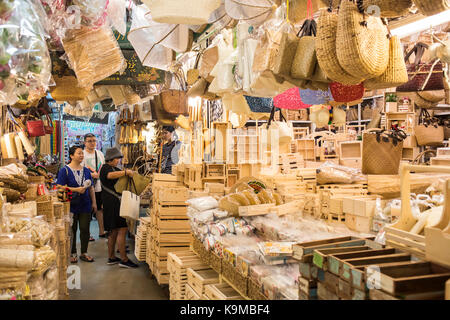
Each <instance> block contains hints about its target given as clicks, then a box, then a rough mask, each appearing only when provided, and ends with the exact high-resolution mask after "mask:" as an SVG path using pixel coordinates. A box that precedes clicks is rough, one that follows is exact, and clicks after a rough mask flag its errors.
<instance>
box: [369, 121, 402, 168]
mask: <svg viewBox="0 0 450 320" xmlns="http://www.w3.org/2000/svg"><path fill="white" fill-rule="evenodd" d="M405 138H406V134H405V133H404V132H403V131H401V130H400V131H389V132H386V131H384V130H380V129H370V130H368V131H366V132H364V133H363V140H362V141H363V151H362V173H363V174H398V169H399V165H400V160H401V158H402V150H403V140H404V139H405Z"/></svg>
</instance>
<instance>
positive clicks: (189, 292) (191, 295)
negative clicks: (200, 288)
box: [184, 284, 200, 300]
mask: <svg viewBox="0 0 450 320" xmlns="http://www.w3.org/2000/svg"><path fill="white" fill-rule="evenodd" d="M184 300H200V296H199V295H198V294H197V292H195V290H194V289H193V288H192V287H191V286H190V285H188V284H187V285H186V294H185V297H184Z"/></svg>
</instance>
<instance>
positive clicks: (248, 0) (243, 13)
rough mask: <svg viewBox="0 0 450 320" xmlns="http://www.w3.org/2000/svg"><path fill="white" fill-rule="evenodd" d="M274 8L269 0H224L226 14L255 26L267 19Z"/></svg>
mask: <svg viewBox="0 0 450 320" xmlns="http://www.w3.org/2000/svg"><path fill="white" fill-rule="evenodd" d="M276 8H277V6H276V5H275V4H274V2H273V1H271V0H225V10H226V12H227V14H228V16H230V17H231V18H233V19H235V20H243V21H245V22H247V23H248V24H250V25H252V26H255V27H256V26H259V25H260V24H262V23H264V22H265V21H267V20H269V19H270V17H271V16H272V15H273V14H274V12H275V9H276Z"/></svg>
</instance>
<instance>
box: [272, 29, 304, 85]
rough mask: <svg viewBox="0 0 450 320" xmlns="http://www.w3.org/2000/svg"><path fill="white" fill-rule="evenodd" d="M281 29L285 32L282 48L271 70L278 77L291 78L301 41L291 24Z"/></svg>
mask: <svg viewBox="0 0 450 320" xmlns="http://www.w3.org/2000/svg"><path fill="white" fill-rule="evenodd" d="M280 29H281V30H283V32H281V39H280V42H279V43H280V46H279V50H278V53H277V54H276V55H275V57H274V64H273V67H272V68H271V70H272V72H273V73H274V74H276V75H279V76H282V77H287V78H289V77H290V76H291V69H292V63H293V62H294V58H295V54H296V52H297V47H298V43H299V41H298V37H297V35H296V34H295V31H294V28H293V27H292V26H291V25H290V24H289V23H285V24H284V25H282V27H281V28H280ZM263 50H267V48H263Z"/></svg>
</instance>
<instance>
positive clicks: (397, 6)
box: [363, 0, 412, 18]
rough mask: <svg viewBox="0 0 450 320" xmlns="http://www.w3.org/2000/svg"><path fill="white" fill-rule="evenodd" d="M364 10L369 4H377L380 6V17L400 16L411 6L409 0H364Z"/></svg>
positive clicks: (406, 12)
mask: <svg viewBox="0 0 450 320" xmlns="http://www.w3.org/2000/svg"><path fill="white" fill-rule="evenodd" d="M363 6H364V11H367V9H368V8H369V7H370V6H377V7H378V8H380V15H381V17H382V18H396V17H401V16H404V15H406V14H408V12H409V8H411V6H412V1H411V0H365V1H363Z"/></svg>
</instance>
